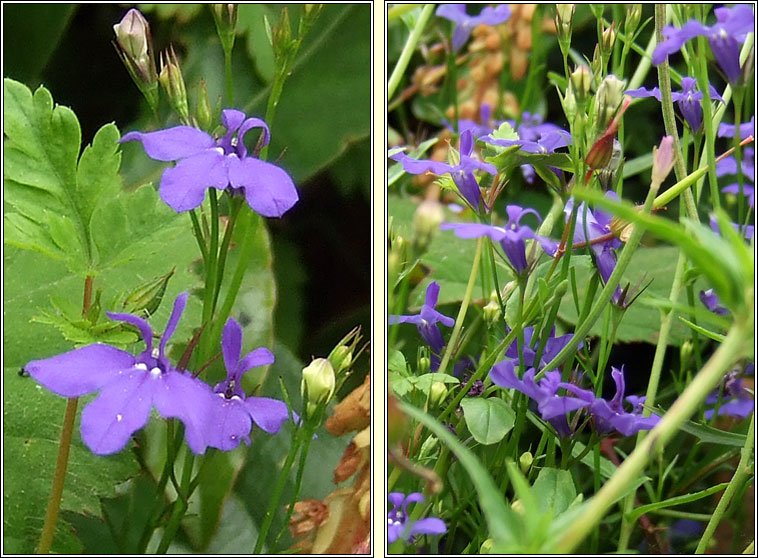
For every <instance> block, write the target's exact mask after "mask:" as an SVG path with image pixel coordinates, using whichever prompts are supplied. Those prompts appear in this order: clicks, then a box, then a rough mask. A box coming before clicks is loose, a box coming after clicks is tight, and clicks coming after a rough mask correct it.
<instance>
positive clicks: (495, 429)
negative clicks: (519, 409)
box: [461, 397, 516, 445]
mask: <svg viewBox="0 0 758 558" xmlns="http://www.w3.org/2000/svg"><path fill="white" fill-rule="evenodd" d="M461 407H462V408H463V416H464V418H465V419H466V426H467V427H468V430H469V432H471V435H472V436H473V437H474V439H475V440H476V441H477V442H479V443H480V444H484V445H490V444H496V443H497V442H499V441H500V440H502V439H503V438H504V437H505V435H506V434H507V433H508V432H509V431H510V430H511V429H512V428H513V425H514V424H515V421H516V412H515V411H514V410H513V409H512V408H510V407H509V406H508V404H507V403H506V402H505V401H503V400H502V399H498V398H496V397H467V398H464V399H463V401H461Z"/></svg>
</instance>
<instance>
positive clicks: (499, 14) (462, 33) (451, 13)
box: [437, 4, 511, 51]
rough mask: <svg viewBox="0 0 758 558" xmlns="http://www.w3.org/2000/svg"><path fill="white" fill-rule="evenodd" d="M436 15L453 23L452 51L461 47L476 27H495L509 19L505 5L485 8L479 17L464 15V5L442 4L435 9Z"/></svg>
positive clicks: (508, 12)
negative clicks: (484, 25)
mask: <svg viewBox="0 0 758 558" xmlns="http://www.w3.org/2000/svg"><path fill="white" fill-rule="evenodd" d="M437 15H438V16H439V17H444V18H445V19H449V20H450V21H452V22H453V23H455V31H453V51H457V50H458V49H459V48H461V47H462V46H463V44H464V43H465V42H466V40H467V39H468V38H469V35H471V31H472V30H473V29H474V27H476V26H477V25H481V24H486V25H497V24H499V23H503V22H504V21H507V20H508V18H509V17H511V10H510V8H508V6H507V5H505V4H500V5H498V6H496V7H495V8H491V7H489V6H486V7H485V8H484V9H483V10H482V12H481V13H480V14H479V15H476V16H470V15H468V14H467V13H466V4H442V5H441V6H440V7H438V8H437Z"/></svg>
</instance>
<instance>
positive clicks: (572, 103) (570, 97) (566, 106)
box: [561, 82, 576, 122]
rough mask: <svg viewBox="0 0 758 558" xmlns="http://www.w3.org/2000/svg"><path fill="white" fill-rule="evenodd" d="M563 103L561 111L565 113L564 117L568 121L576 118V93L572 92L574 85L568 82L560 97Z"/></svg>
mask: <svg viewBox="0 0 758 558" xmlns="http://www.w3.org/2000/svg"><path fill="white" fill-rule="evenodd" d="M561 104H562V105H563V112H564V113H565V114H566V119H567V120H568V121H569V122H573V121H574V119H575V118H576V95H575V94H574V86H573V85H572V84H571V82H569V84H568V87H567V88H566V94H565V95H564V96H563V98H562V99H561Z"/></svg>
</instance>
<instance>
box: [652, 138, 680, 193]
mask: <svg viewBox="0 0 758 558" xmlns="http://www.w3.org/2000/svg"><path fill="white" fill-rule="evenodd" d="M675 159H676V157H675V156H674V138H673V136H664V137H663V139H662V140H661V145H660V147H653V173H652V177H651V188H655V189H656V190H657V189H658V188H659V187H660V185H661V184H662V183H663V181H664V180H666V177H667V176H668V175H669V173H670V172H671V169H672V168H674V160H675Z"/></svg>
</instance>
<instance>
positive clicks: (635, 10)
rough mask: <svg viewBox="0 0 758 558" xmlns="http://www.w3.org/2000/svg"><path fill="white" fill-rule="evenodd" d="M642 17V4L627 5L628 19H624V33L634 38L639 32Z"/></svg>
mask: <svg viewBox="0 0 758 558" xmlns="http://www.w3.org/2000/svg"><path fill="white" fill-rule="evenodd" d="M641 17H642V4H627V5H626V18H625V19H624V33H625V34H626V35H627V36H628V37H630V38H631V37H632V35H633V34H634V32H635V31H636V30H637V26H638V25H639V24H640V18H641Z"/></svg>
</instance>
